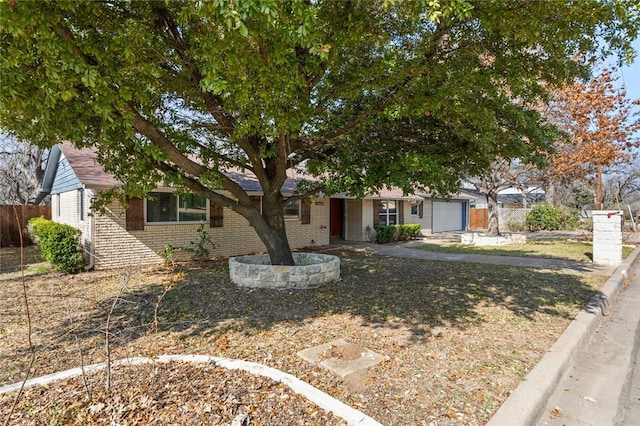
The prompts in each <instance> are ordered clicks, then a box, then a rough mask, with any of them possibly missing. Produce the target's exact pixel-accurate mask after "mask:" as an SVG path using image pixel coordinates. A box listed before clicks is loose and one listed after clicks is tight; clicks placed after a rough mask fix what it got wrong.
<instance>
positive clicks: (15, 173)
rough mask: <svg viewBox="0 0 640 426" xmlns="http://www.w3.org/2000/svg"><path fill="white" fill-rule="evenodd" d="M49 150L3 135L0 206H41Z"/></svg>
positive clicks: (0, 159)
mask: <svg viewBox="0 0 640 426" xmlns="http://www.w3.org/2000/svg"><path fill="white" fill-rule="evenodd" d="M46 158H47V150H46V149H43V148H40V147H38V146H36V145H34V144H32V143H30V142H26V141H19V140H16V139H14V138H12V137H9V136H7V135H4V134H0V204H28V203H35V204H39V203H40V202H41V201H42V197H40V194H39V193H40V186H41V184H42V179H43V178H44V163H45V160H46Z"/></svg>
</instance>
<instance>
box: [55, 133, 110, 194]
mask: <svg viewBox="0 0 640 426" xmlns="http://www.w3.org/2000/svg"><path fill="white" fill-rule="evenodd" d="M59 146H60V151H62V154H63V155H64V156H65V158H66V159H67V161H68V162H69V165H71V168H72V169H73V171H74V173H75V174H76V176H77V177H78V179H79V180H80V182H82V183H83V184H84V185H85V186H86V187H88V188H111V187H114V186H119V185H121V182H120V181H119V180H117V179H116V178H115V177H114V176H113V175H112V174H110V173H107V172H105V171H104V169H103V168H102V165H101V164H100V163H98V160H97V159H96V157H97V155H96V153H95V151H93V150H92V149H91V148H80V149H78V148H76V147H74V146H73V145H71V143H69V142H64V143H61V144H60V145H59Z"/></svg>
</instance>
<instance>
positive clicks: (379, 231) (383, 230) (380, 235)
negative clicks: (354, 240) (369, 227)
mask: <svg viewBox="0 0 640 426" xmlns="http://www.w3.org/2000/svg"><path fill="white" fill-rule="evenodd" d="M373 228H374V229H375V231H376V243H378V244H386V243H390V242H391V241H393V240H394V239H395V236H396V227H395V225H375V226H374V227H373Z"/></svg>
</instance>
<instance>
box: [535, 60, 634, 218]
mask: <svg viewBox="0 0 640 426" xmlns="http://www.w3.org/2000/svg"><path fill="white" fill-rule="evenodd" d="M615 80H616V70H615V69H610V68H606V69H603V70H602V71H601V72H600V73H599V75H597V76H596V77H594V78H593V79H591V80H590V81H587V82H583V81H576V82H574V83H573V84H571V85H569V86H567V87H564V88H562V89H561V90H560V91H558V92H557V93H555V95H554V100H553V102H552V103H551V111H550V114H549V116H550V119H551V120H552V121H554V122H555V123H556V124H557V125H558V126H559V127H560V128H562V129H563V130H565V131H566V132H567V134H568V140H563V139H560V140H558V141H557V144H556V150H555V152H554V153H553V154H552V155H551V157H550V160H551V162H550V167H549V168H548V169H547V177H548V179H551V180H555V181H560V182H562V181H564V182H567V181H568V182H571V181H574V180H576V179H585V178H586V179H589V180H590V181H591V182H592V183H595V187H596V197H595V198H596V200H595V204H596V208H597V209H602V205H603V203H602V201H603V194H602V174H603V173H607V171H608V169H609V168H611V167H612V166H615V165H619V164H620V163H627V164H630V163H632V162H633V160H634V158H635V156H636V155H637V153H636V152H635V149H637V148H640V138H638V136H637V135H636V132H638V131H640V118H638V117H639V116H640V111H638V110H637V107H638V105H640V99H635V100H632V99H629V98H628V97H627V93H626V90H625V89H624V88H618V87H616V85H615Z"/></svg>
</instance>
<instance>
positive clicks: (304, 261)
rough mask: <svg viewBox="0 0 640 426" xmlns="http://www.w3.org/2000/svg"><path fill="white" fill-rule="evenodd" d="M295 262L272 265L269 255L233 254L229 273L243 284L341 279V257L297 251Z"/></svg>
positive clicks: (306, 284)
mask: <svg viewBox="0 0 640 426" xmlns="http://www.w3.org/2000/svg"><path fill="white" fill-rule="evenodd" d="M293 258H294V261H295V263H296V264H295V266H285V265H271V263H270V260H269V256H268V255H256V256H240V257H231V258H229V275H230V276H231V280H232V281H233V282H234V283H235V284H236V285H237V286H239V287H250V288H274V289H305V288H315V287H318V286H320V285H321V284H324V283H327V282H331V281H337V280H339V279H340V258H338V257H337V256H332V255H329V254H318V253H293Z"/></svg>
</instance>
